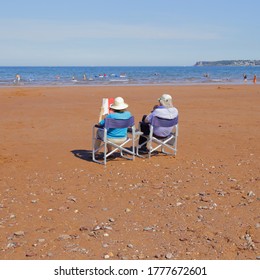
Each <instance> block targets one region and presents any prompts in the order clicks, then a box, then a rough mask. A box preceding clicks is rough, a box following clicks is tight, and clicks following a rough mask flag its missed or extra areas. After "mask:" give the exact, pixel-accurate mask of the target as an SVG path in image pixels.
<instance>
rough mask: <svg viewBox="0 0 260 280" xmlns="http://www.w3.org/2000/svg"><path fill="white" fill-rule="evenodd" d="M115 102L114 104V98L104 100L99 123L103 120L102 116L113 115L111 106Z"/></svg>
mask: <svg viewBox="0 0 260 280" xmlns="http://www.w3.org/2000/svg"><path fill="white" fill-rule="evenodd" d="M113 102H114V98H103V100H102V105H101V109H100V114H99V122H100V121H101V120H102V116H105V115H108V114H109V113H111V110H110V105H111V104H113Z"/></svg>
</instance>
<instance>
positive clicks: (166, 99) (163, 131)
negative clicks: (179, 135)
mask: <svg viewBox="0 0 260 280" xmlns="http://www.w3.org/2000/svg"><path fill="white" fill-rule="evenodd" d="M158 102H159V104H158V105H155V106H154V107H153V110H152V112H151V113H150V114H149V115H144V116H143V118H142V122H141V131H142V132H143V133H144V135H149V133H150V126H149V123H151V122H152V119H153V117H154V116H156V117H159V118H162V119H174V118H176V117H178V110H177V109H176V108H175V107H174V106H173V105H172V97H171V95H170V94H167V93H164V94H163V95H162V96H161V97H160V98H158ZM171 131H172V127H156V126H155V127H154V131H153V134H154V136H156V137H159V138H160V137H167V136H168V135H169V134H170V133H171ZM145 141H146V138H145V137H142V136H140V138H139V145H141V144H143V143H144V142H145ZM139 151H140V152H144V153H146V152H148V150H147V147H146V145H142V147H141V149H140V150H139Z"/></svg>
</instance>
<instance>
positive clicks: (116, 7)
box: [0, 0, 260, 66]
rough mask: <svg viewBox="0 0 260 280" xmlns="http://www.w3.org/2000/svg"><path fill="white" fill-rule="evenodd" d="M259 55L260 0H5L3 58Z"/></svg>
mask: <svg viewBox="0 0 260 280" xmlns="http://www.w3.org/2000/svg"><path fill="white" fill-rule="evenodd" d="M222 59H260V1H259V0H247V1H245V0H243V1H242V0H207V1H206V0H186V1H181V0H97V1H95V0H90V1H89V0H73V1H67V0H63V1H62V0H42V1H38V0H23V1H22V0H12V1H8V0H2V1H1V6H0V65H2V66H14V65H25V66H27V65H32V66H36V65H43V66H45V65H50V66H56V65H60V66H63V65H75V66H81V65H82V66H95V65H96V66H101V65H105V66H106V65H115V66H116V65H119V66H120V65H127V66H132V65H147V66H150V65H166V66H168V65H173V66H175V65H193V64H194V63H195V62H196V61H198V60H222Z"/></svg>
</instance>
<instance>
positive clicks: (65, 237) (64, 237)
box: [58, 234, 71, 240]
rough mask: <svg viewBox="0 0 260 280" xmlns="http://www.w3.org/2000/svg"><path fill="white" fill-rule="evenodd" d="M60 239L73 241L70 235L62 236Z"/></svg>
mask: <svg viewBox="0 0 260 280" xmlns="http://www.w3.org/2000/svg"><path fill="white" fill-rule="evenodd" d="M58 239H59V240H68V239H71V236H70V235H69V234H61V235H60V236H59V238H58Z"/></svg>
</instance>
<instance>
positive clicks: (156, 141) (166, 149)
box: [136, 116, 179, 158]
mask: <svg viewBox="0 0 260 280" xmlns="http://www.w3.org/2000/svg"><path fill="white" fill-rule="evenodd" d="M149 126H150V133H149V135H144V134H142V136H143V137H145V138H146V141H145V142H144V143H142V144H141V145H138V147H137V152H136V155H137V156H139V157H143V156H142V155H140V154H139V149H140V148H142V146H143V145H147V146H148V148H149V149H148V150H149V152H148V157H149V158H150V157H151V156H152V154H153V153H154V152H155V151H158V150H159V149H160V151H161V153H163V154H166V155H173V156H176V154H177V138H178V133H179V132H178V117H176V118H174V119H163V118H159V117H156V116H155V117H153V119H152V123H151V124H149ZM154 126H159V127H172V132H171V133H170V135H169V136H167V137H158V136H156V135H154V133H153V131H154ZM139 129H140V124H139Z"/></svg>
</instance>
